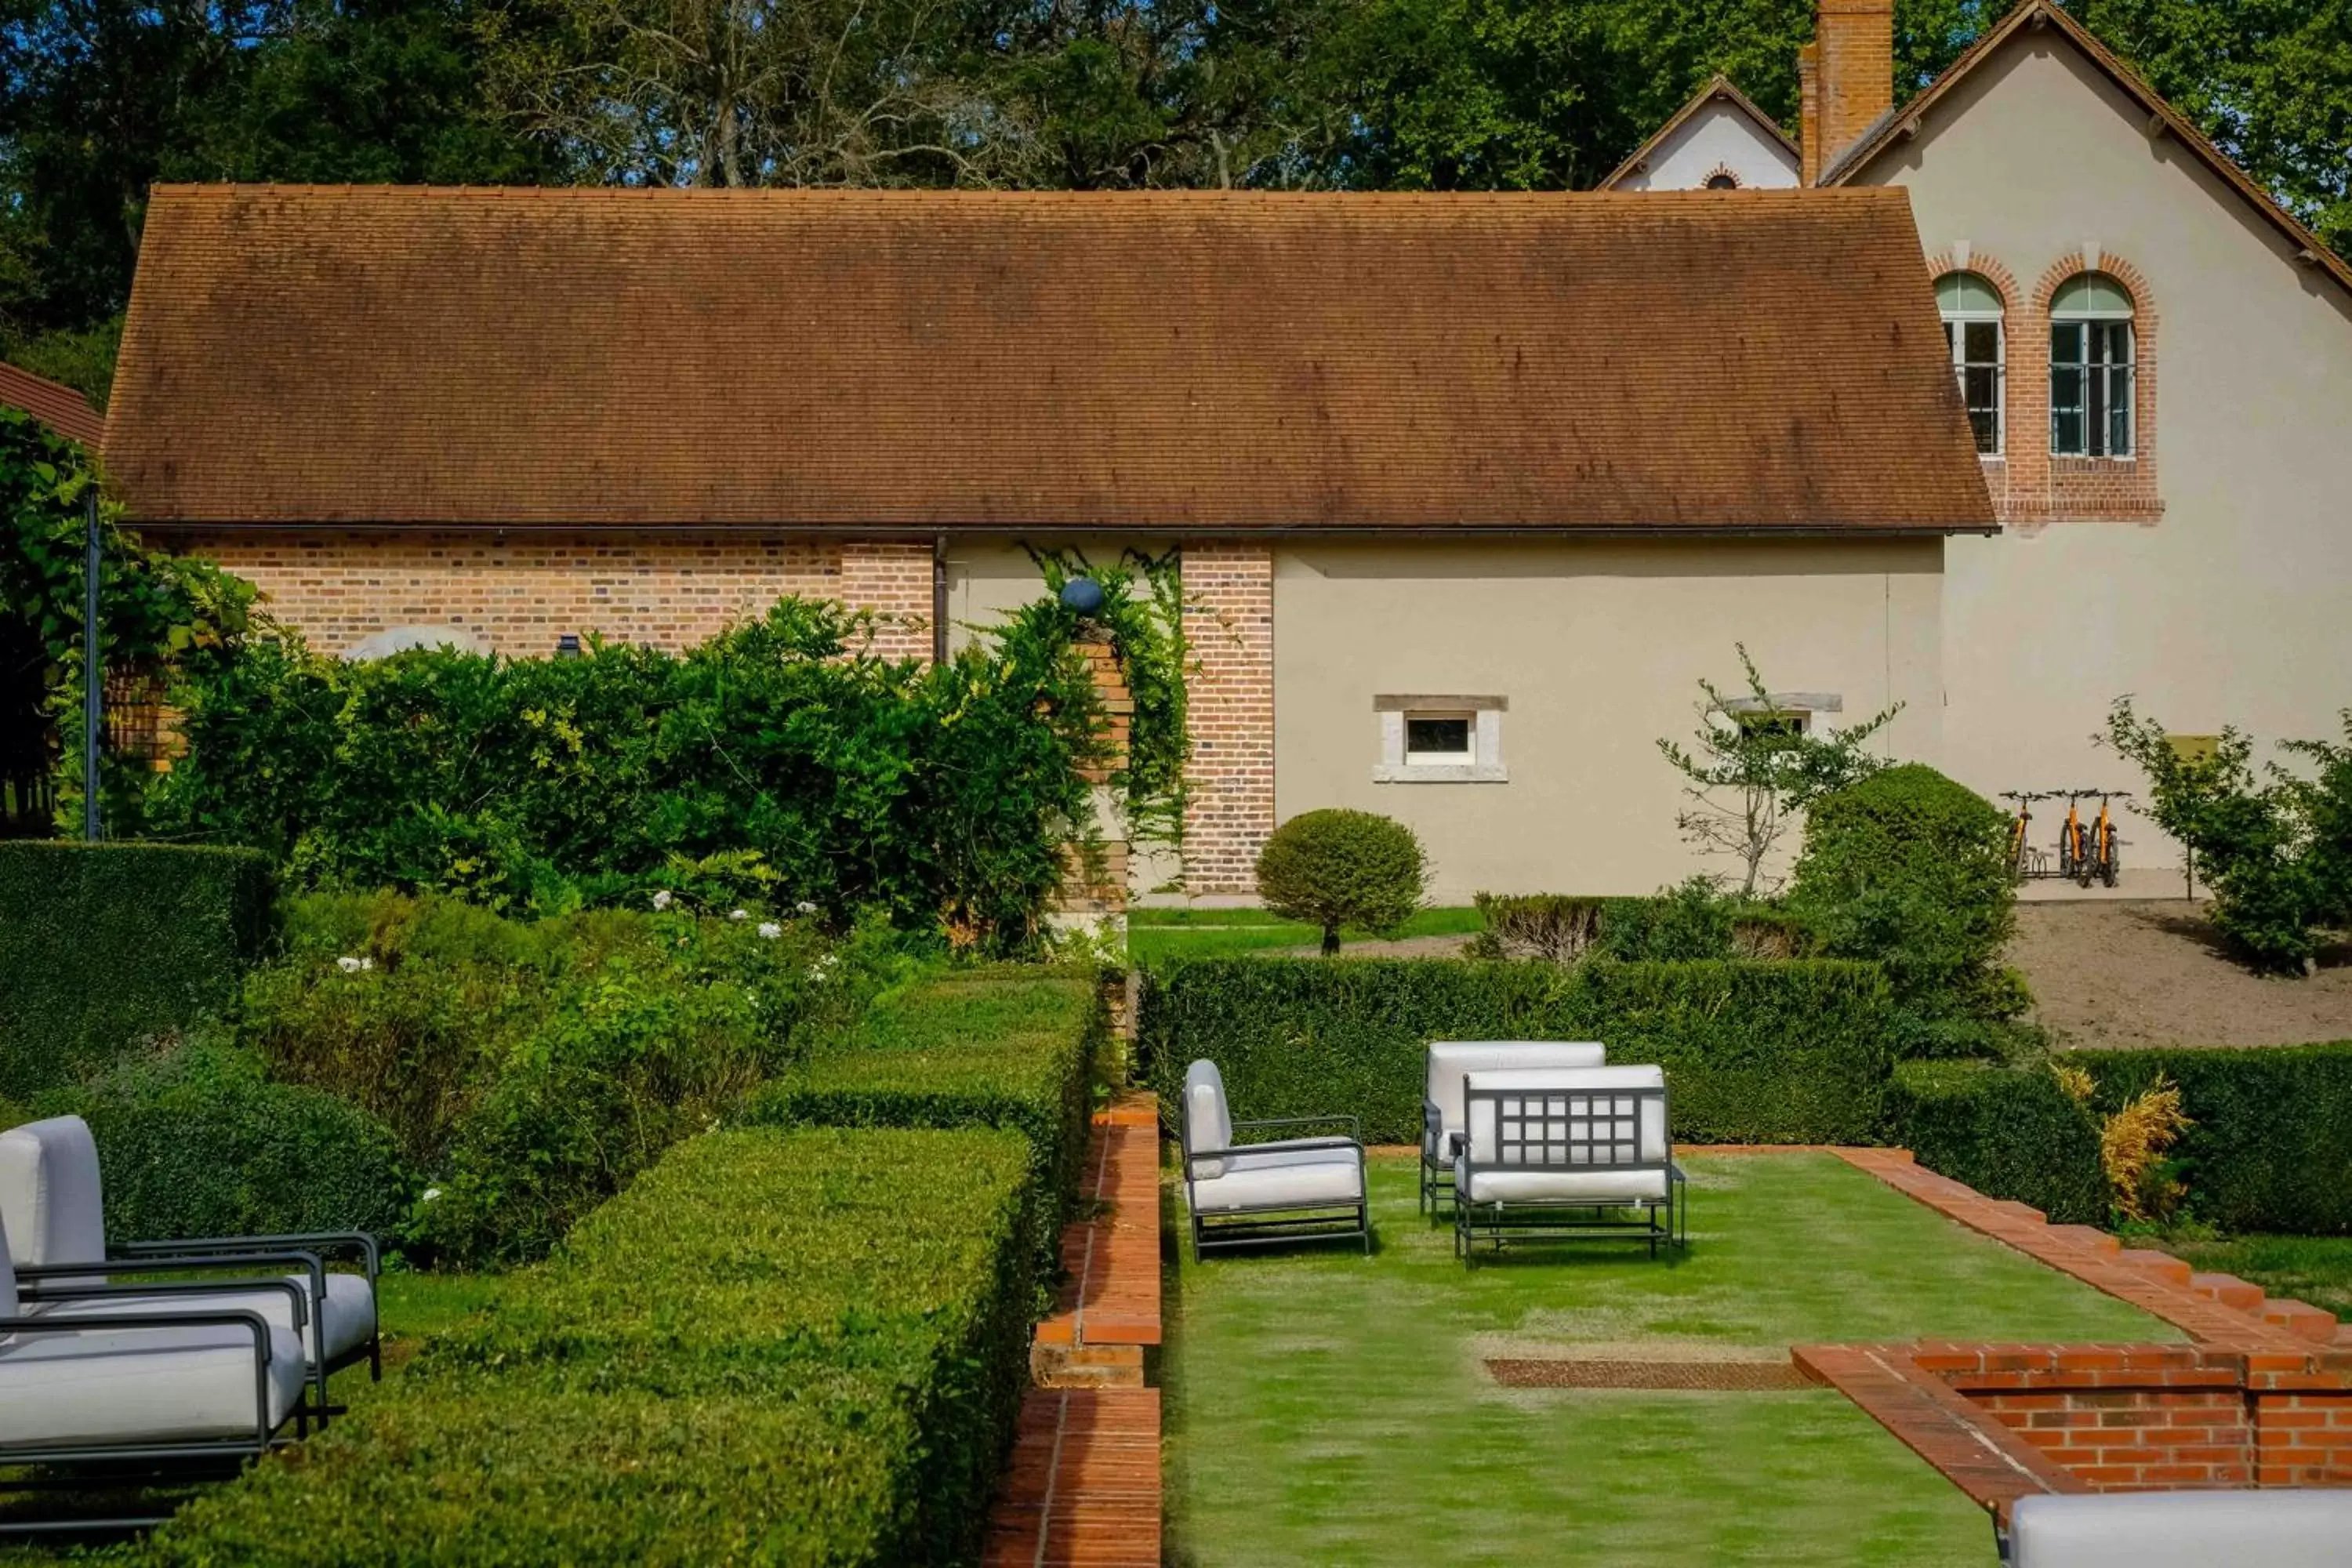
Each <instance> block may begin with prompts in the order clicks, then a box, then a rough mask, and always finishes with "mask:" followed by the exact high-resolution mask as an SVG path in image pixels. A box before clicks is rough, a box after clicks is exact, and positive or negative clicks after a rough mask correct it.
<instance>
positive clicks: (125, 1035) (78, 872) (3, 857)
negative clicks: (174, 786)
mask: <svg viewBox="0 0 2352 1568" xmlns="http://www.w3.org/2000/svg"><path fill="white" fill-rule="evenodd" d="M273 897H274V889H273V885H272V881H271V877H270V870H269V863H268V860H267V859H265V858H263V857H262V856H260V855H258V854H256V853H255V852H253V851H251V850H247V849H213V848H195V847H187V846H184V845H176V844H70V843H57V842H51V841H47V840H33V841H13V842H0V1096H8V1097H12V1098H17V1099H22V1098H26V1097H29V1096H31V1095H34V1094H37V1093H38V1092H39V1091H40V1090H42V1089H50V1088H54V1087H56V1086H57V1085H58V1084H61V1083H66V1082H68V1081H70V1080H72V1079H75V1078H78V1077H80V1076H83V1075H84V1074H87V1073H89V1072H92V1071H102V1070H104V1068H107V1067H108V1066H110V1065H111V1064H112V1063H113V1061H114V1060H115V1058H117V1057H119V1056H121V1054H122V1052H123V1051H124V1050H125V1049H126V1048H128V1047H131V1046H132V1045H134V1044H135V1043H136V1042H137V1041H139V1040H140V1039H141V1038H142V1037H146V1036H150V1035H155V1034H160V1033H163V1032H164V1031H166V1030H171V1029H178V1028H184V1027H186V1026H188V1025H190V1024H193V1023H194V1022H195V1021H196V1020H197V1019H198V1018H199V1017H201V1016H204V1015H205V1014H206V1013H210V1012H213V1011H215V1010H216V1009H219V1008H221V1007H224V1006H226V1005H228V1004H229V1003H230V1002H232V1001H234V1000H235V998H236V992H237V985H238V983H239V980H240V979H241V977H242V976H243V974H244V973H245V970H246V967H247V965H248V964H249V963H252V962H253V961H254V960H255V959H256V958H257V957H258V956H259V955H260V953H261V951H262V949H263V948H264V947H265V946H266V945H267V944H268V941H269V937H270V932H271V913H270V906H271V901H272V899H273Z"/></svg>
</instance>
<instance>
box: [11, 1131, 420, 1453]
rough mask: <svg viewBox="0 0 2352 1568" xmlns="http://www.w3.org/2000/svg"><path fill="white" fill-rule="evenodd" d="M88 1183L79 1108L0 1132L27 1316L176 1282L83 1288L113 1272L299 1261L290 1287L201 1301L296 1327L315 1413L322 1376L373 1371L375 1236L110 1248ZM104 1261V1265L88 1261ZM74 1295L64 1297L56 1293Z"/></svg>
mask: <svg viewBox="0 0 2352 1568" xmlns="http://www.w3.org/2000/svg"><path fill="white" fill-rule="evenodd" d="M104 1214H105V1204H104V1193H103V1189H102V1188H101V1186H100V1181H99V1166H98V1145H97V1143H96V1142H94V1141H93V1140H92V1139H91V1137H90V1133H89V1125H88V1124H87V1123H86V1122H84V1121H82V1119H81V1118H80V1117H79V1116H59V1117H53V1118H51V1119H50V1120H48V1121H34V1122H28V1123H26V1125H24V1126H22V1127H15V1128H11V1129H9V1130H8V1131H5V1132H0V1224H5V1226H7V1227H8V1231H9V1234H10V1235H12V1236H14V1237H16V1238H17V1243H16V1245H17V1247H18V1248H19V1253H18V1259H19V1260H18V1262H17V1264H16V1285H17V1290H18V1292H19V1294H20V1295H21V1297H22V1298H23V1299H24V1300H25V1302H26V1310H27V1312H28V1314H30V1315H33V1316H49V1315H56V1316H59V1317H67V1318H75V1319H80V1318H87V1317H92V1316H98V1315H107V1316H111V1315H114V1314H117V1313H120V1312H125V1311H131V1312H145V1311H149V1310H154V1311H165V1310H173V1308H174V1306H175V1304H176V1300H177V1297H178V1296H179V1295H180V1294H181V1293H180V1292H175V1291H169V1290H165V1291H154V1290H152V1289H151V1288H149V1287H144V1286H142V1287H141V1288H140V1289H138V1290H136V1291H131V1292H122V1293H117V1292H112V1291H108V1292H103V1293H100V1292H89V1291H83V1290H81V1289H80V1288H82V1287H87V1286H94V1285H103V1284H106V1283H107V1282H108V1279H109V1277H110V1275H113V1274H121V1273H138V1274H142V1275H143V1274H195V1273H200V1272H201V1273H216V1272H218V1271H219V1270H221V1269H223V1268H238V1269H247V1270H250V1269H254V1268H262V1267H274V1268H299V1269H300V1270H301V1272H300V1273H299V1274H298V1275H289V1276H288V1278H289V1279H291V1280H292V1281H293V1282H294V1283H295V1284H296V1285H298V1286H299V1287H301V1289H299V1291H297V1292H294V1293H291V1294H290V1295H289V1292H287V1291H285V1290H282V1289H276V1288H274V1287H273V1286H270V1285H268V1284H263V1285H258V1286H257V1287H255V1288H254V1289H251V1290H249V1291H247V1293H246V1294H245V1295H242V1296H236V1297H227V1296H222V1295H219V1294H218V1293H217V1292H207V1296H208V1300H207V1308H208V1310H230V1309H231V1308H235V1309H236V1310H248V1311H255V1312H259V1313H260V1314H262V1316H263V1317H264V1319H265V1320H266V1321H268V1322H269V1323H271V1324H273V1325H274V1326H276V1327H278V1328H281V1329H285V1330H287V1331H289V1332H291V1333H294V1334H296V1335H297V1336H298V1337H299V1340H300V1342H301V1344H302V1347H303V1352H304V1355H305V1357H306V1358H307V1360H308V1361H309V1363H310V1381H311V1383H312V1384H313V1386H314V1390H315V1405H314V1407H313V1408H312V1409H311V1410H310V1412H309V1413H310V1415H316V1416H317V1417H318V1418H319V1419H320V1421H321V1422H323V1421H324V1420H325V1419H326V1418H327V1417H328V1416H329V1415H336V1414H340V1412H338V1411H336V1410H335V1409H334V1408H333V1407H332V1406H331V1405H329V1404H328V1402H327V1374H328V1373H332V1372H336V1371H339V1370H341V1368H343V1367H346V1366H350V1365H352V1364H354V1363H358V1362H361V1361H365V1362H366V1363H368V1369H369V1372H370V1374H371V1375H372V1376H374V1377H377V1378H381V1377H382V1376H383V1345H382V1341H381V1339H380V1337H379V1335H378V1333H377V1329H376V1310H375V1280H376V1267H377V1255H376V1244H375V1239H374V1237H368V1236H362V1235H360V1234H358V1233H357V1232H312V1233H306V1234H303V1235H299V1236H244V1237H205V1238H201V1239H194V1240H186V1241H147V1242H131V1243H128V1244H123V1245H118V1246H114V1247H109V1246H108V1245H107V1240H106V1226H105V1219H104ZM330 1252H341V1253H345V1254H349V1255H352V1256H355V1257H356V1258H358V1259H359V1261H360V1263H361V1266H362V1272H361V1273H357V1274H352V1273H345V1272H337V1271H331V1270H329V1269H328V1268H327V1267H326V1265H325V1261H324V1258H325V1257H326V1255H327V1254H329V1253H330ZM95 1265H104V1267H102V1268H100V1267H93V1266H95ZM67 1290H75V1291H77V1292H79V1294H78V1295H77V1297H76V1299H73V1300H67V1299H65V1297H64V1292H65V1291H67Z"/></svg>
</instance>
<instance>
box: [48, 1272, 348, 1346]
mask: <svg viewBox="0 0 2352 1568" xmlns="http://www.w3.org/2000/svg"><path fill="white" fill-rule="evenodd" d="M286 1278H287V1279H290V1280H292V1281H293V1282H294V1283H295V1284H296V1285H297V1286H299V1287H300V1288H301V1291H302V1300H303V1310H304V1314H305V1316H306V1317H307V1316H308V1315H309V1314H310V1276H309V1275H307V1274H289V1275H288V1276H286ZM33 1311H34V1314H35V1315H37V1316H40V1317H60V1318H103V1317H107V1316H110V1315H117V1314H121V1313H123V1312H174V1311H177V1312H221V1311H252V1312H258V1313H260V1314H261V1315H262V1318H263V1319H264V1320H265V1321H268V1323H269V1324H270V1325H271V1326H272V1327H275V1328H280V1329H284V1330H285V1331H287V1332H289V1333H291V1332H293V1331H294V1303H293V1302H291V1301H289V1300H287V1299H286V1292H285V1291H283V1290H253V1291H239V1292H236V1293H235V1294H231V1293H228V1292H223V1293H221V1294H218V1295H215V1294H213V1293H211V1292H206V1293H205V1294H204V1295H201V1296H189V1295H171V1294H167V1295H161V1296H108V1297H94V1298H91V1299H89V1300H81V1301H45V1302H39V1303H37V1304H35V1306H34V1308H33ZM321 1316H322V1317H323V1319H324V1321H325V1323H326V1330H327V1333H326V1340H327V1359H328V1360H330V1361H332V1360H334V1359H335V1358H336V1357H338V1356H341V1355H343V1354H346V1353H347V1352H351V1351H354V1350H357V1349H358V1348H359V1347H360V1346H362V1345H363V1344H365V1343H367V1342H368V1340H369V1338H370V1337H371V1336H372V1335H373V1334H374V1332H375V1292H373V1290H371V1289H368V1282H367V1279H366V1277H365V1276H363V1275H359V1274H329V1275H328V1276H327V1308H326V1311H325V1312H324V1313H323V1314H321ZM317 1330H318V1325H317V1324H316V1323H312V1322H305V1323H304V1324H303V1326H302V1348H303V1351H304V1352H305V1353H306V1354H308V1355H310V1356H311V1357H313V1358H315V1357H316V1356H317V1354H318V1342H317V1338H316V1335H317Z"/></svg>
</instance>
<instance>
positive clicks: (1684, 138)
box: [1618, 99, 1797, 191]
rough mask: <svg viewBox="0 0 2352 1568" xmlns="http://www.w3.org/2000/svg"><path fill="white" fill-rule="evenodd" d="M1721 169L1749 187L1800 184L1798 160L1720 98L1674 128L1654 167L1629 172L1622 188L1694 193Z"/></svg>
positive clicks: (1655, 157) (1654, 155)
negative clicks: (1737, 177)
mask: <svg viewBox="0 0 2352 1568" xmlns="http://www.w3.org/2000/svg"><path fill="white" fill-rule="evenodd" d="M1717 169H1729V170H1730V171H1731V172H1732V173H1733V174H1737V175H1738V176H1739V183H1740V184H1741V185H1742V186H1743V187H1745V188H1748V189H1750V190H1786V189H1790V188H1791V187H1793V186H1794V185H1795V184H1797V160H1796V158H1795V157H1794V156H1792V155H1791V154H1790V152H1789V150H1788V148H1786V147H1784V146H1782V145H1781V144H1780V142H1776V141H1774V140H1773V139H1772V138H1771V137H1769V136H1768V135H1766V134H1765V133H1764V132H1762V131H1760V130H1759V129H1757V125H1756V122H1755V121H1752V120H1750V119H1748V115H1747V114H1746V112H1745V111H1744V110H1740V109H1739V108H1738V106H1737V105H1734V104H1730V103H1726V102H1724V101H1723V100H1720V99H1718V100H1716V101H1714V102H1712V103H1709V104H1708V105H1706V107H1705V108H1703V109H1701V110H1699V111H1698V112H1697V113H1696V114H1694V115H1692V116H1691V117H1690V118H1689V119H1688V120H1685V121H1683V122H1682V124H1680V125H1678V126H1676V127H1675V133H1674V134H1673V135H1672V136H1669V137H1668V138H1666V141H1665V143H1664V145H1663V146H1661V147H1659V148H1658V149H1656V150H1655V151H1654V152H1653V153H1651V154H1650V158H1649V166H1648V167H1647V168H1644V169H1637V170H1635V171H1634V172H1633V174H1628V175H1627V176H1625V178H1624V180H1623V181H1622V182H1621V183H1620V184H1619V187H1618V188H1619V189H1621V190H1628V191H1695V190H1697V189H1698V188H1699V187H1701V186H1703V185H1705V184H1706V181H1707V176H1708V175H1710V174H1714V173H1715V172H1716V171H1717Z"/></svg>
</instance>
